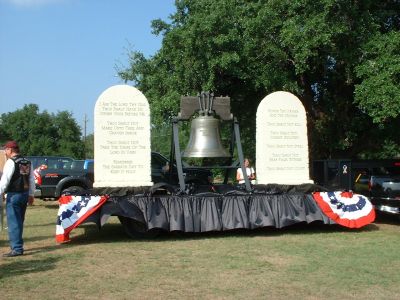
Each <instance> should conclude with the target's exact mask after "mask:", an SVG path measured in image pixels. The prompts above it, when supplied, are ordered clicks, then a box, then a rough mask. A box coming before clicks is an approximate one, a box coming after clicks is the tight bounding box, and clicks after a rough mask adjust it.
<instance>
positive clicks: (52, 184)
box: [34, 152, 212, 198]
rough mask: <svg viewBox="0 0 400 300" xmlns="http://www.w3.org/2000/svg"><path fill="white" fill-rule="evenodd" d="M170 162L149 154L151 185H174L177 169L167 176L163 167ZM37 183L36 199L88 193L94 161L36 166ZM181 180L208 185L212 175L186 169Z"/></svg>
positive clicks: (91, 183) (91, 185) (194, 169)
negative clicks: (159, 183)
mask: <svg viewBox="0 0 400 300" xmlns="http://www.w3.org/2000/svg"><path fill="white" fill-rule="evenodd" d="M167 166H169V161H168V159H167V158H166V157H164V156H163V155H161V154H160V153H157V152H152V153H151V178H152V181H153V183H158V182H165V183H168V184H171V185H176V184H177V182H178V175H177V172H176V168H175V167H174V166H173V167H172V172H171V175H172V176H167V172H166V167H167ZM34 174H35V181H36V191H35V197H37V198H59V197H60V196H61V195H62V194H63V193H65V192H67V191H69V192H74V193H77V194H79V193H81V192H83V191H85V190H90V189H92V187H93V182H94V161H93V160H92V159H91V160H72V161H65V162H64V164H59V165H58V166H57V167H55V166H53V167H47V166H46V165H42V166H39V167H37V168H36V169H35V171H34ZM184 177H185V182H186V183H188V184H189V183H196V184H200V185H207V184H209V183H210V182H211V181H212V173H211V172H210V171H209V170H204V169H197V168H185V167H184Z"/></svg>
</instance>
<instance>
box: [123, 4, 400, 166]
mask: <svg viewBox="0 0 400 300" xmlns="http://www.w3.org/2000/svg"><path fill="white" fill-rule="evenodd" d="M175 5H176V12H175V13H174V14H172V15H171V16H170V19H169V20H168V21H163V20H155V21H153V23H152V27H153V33H154V34H161V35H162V36H163V41H162V47H161V49H160V50H159V51H158V52H157V53H156V54H155V55H154V56H152V57H149V58H146V57H145V56H144V55H143V54H142V53H140V52H137V51H132V52H131V53H130V54H129V59H130V64H129V66H127V67H126V68H125V69H123V70H120V71H119V75H120V76H121V78H122V79H124V80H125V81H133V83H134V84H135V85H136V86H137V87H138V88H139V89H140V90H141V91H142V92H143V93H144V94H145V95H146V97H147V98H148V99H149V101H150V104H151V111H152V117H153V120H152V122H153V124H155V126H165V123H168V122H169V120H170V119H171V117H173V116H176V115H177V112H178V109H179V99H180V96H181V95H187V94H189V95H196V94H197V93H198V92H199V91H202V90H210V91H213V92H214V93H215V94H216V95H223V96H225V95H228V96H230V97H231V101H232V103H231V105H232V112H233V114H234V115H235V116H236V117H237V118H238V119H239V123H240V126H241V133H242V139H243V146H244V149H245V153H247V155H250V156H254V150H255V149H254V146H255V113H256V110H257V106H258V104H259V103H260V101H261V100H262V99H263V98H264V97H265V96H266V95H268V94H269V93H271V92H274V91H278V90H284V91H289V92H292V93H294V94H295V95H297V96H298V97H299V99H300V100H301V101H302V103H303V105H304V106H305V108H306V111H307V117H308V126H309V135H310V146H311V148H310V149H311V156H312V157H313V158H335V157H336V158H338V157H349V158H355V157H359V158H373V157H376V158H378V157H380V158H385V157H393V156H395V155H399V152H400V151H399V149H400V147H399V145H400V135H399V134H398V132H397V130H398V128H399V124H400V93H399V89H400V1H398V0H391V1H390V0H388V1H374V0H365V1H347V0H295V1H293V0H281V1H275V0H258V1H247V0H217V1H216V0H177V1H176V2H175Z"/></svg>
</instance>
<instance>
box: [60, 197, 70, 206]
mask: <svg viewBox="0 0 400 300" xmlns="http://www.w3.org/2000/svg"><path fill="white" fill-rule="evenodd" d="M71 200H72V196H65V195H64V196H61V197H60V198H59V199H58V204H60V205H62V204H68V203H70V202H71Z"/></svg>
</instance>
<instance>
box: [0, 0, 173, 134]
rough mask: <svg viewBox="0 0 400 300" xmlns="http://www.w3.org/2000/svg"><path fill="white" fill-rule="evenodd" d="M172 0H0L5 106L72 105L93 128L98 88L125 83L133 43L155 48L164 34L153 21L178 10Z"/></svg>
mask: <svg viewBox="0 0 400 300" xmlns="http://www.w3.org/2000/svg"><path fill="white" fill-rule="evenodd" d="M174 2H175V1H174V0H0V114H2V113H8V112H14V111H16V110H17V109H22V108H23V106H24V105H25V104H30V103H34V104H37V105H38V106H39V110H40V112H43V111H44V110H47V111H48V112H49V113H55V114H56V113H57V112H59V111H69V112H71V113H72V115H73V117H74V118H75V120H76V122H77V123H78V125H79V126H81V128H82V134H83V133H84V123H85V122H84V120H85V115H86V118H87V122H86V133H87V134H90V133H93V117H94V116H93V111H94V105H95V103H96V100H97V98H98V97H99V96H100V94H101V93H102V92H103V91H104V90H106V89H107V88H109V87H110V86H113V85H115V84H124V82H123V81H121V79H120V78H119V77H118V76H117V75H116V74H117V69H116V67H119V68H122V69H123V68H124V67H127V66H128V62H129V60H128V55H127V53H128V51H129V50H135V51H140V52H142V53H143V54H144V55H145V56H146V57H150V56H153V55H154V54H155V53H156V52H157V51H158V50H159V49H160V47H161V41H162V37H161V36H156V35H153V34H152V33H151V21H152V20H154V19H162V20H164V21H169V19H168V17H169V15H171V14H172V13H174V12H175V6H174Z"/></svg>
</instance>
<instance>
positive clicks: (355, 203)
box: [313, 192, 375, 228]
mask: <svg viewBox="0 0 400 300" xmlns="http://www.w3.org/2000/svg"><path fill="white" fill-rule="evenodd" d="M313 197H314V199H315V201H316V202H317V203H318V206H319V207H320V208H321V210H322V212H323V213H324V214H325V215H327V216H328V217H329V218H330V219H331V220H333V221H335V222H336V223H338V224H340V225H342V226H345V227H349V228H360V227H362V226H365V225H367V224H369V223H372V222H373V221H374V220H375V210H374V207H373V205H372V204H371V202H370V201H369V200H368V198H367V197H365V196H363V195H359V194H353V193H352V192H315V193H313Z"/></svg>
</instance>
